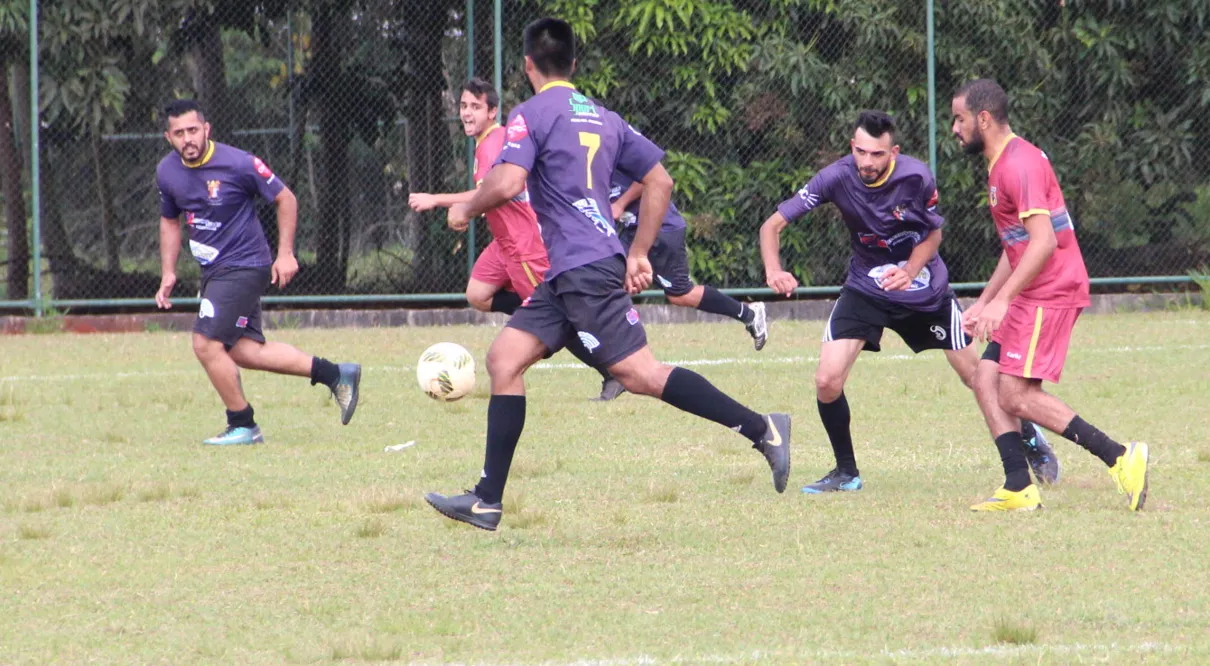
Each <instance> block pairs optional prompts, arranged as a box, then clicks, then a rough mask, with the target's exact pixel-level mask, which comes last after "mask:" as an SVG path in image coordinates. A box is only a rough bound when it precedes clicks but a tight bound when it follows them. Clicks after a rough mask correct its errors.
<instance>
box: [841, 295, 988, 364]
mask: <svg viewBox="0 0 1210 666" xmlns="http://www.w3.org/2000/svg"><path fill="white" fill-rule="evenodd" d="M884 328H889V329H891V330H892V331H895V332H896V333H898V334H899V337H901V338H903V341H904V342H906V343H907V345H908V347H911V348H912V351H913V352H916V353H920V352H922V351H924V350H926V349H948V350H952V351H957V350H959V349H962V348H964V347H966V346H967V345H969V344H970V343H971V338H970V336H968V335H967V334H966V333H965V332H963V330H962V306H960V305H958V299H957V297H955V296H954V293H953V292H950V294H949V302H948V303H946V304H945V305H943V306H941V307H940V308H938V309H936V310H932V311H920V310H912V309H910V308H905V307H903V306H902V305H896V304H894V303H887V302H885V301H879V300H876V299H874V298H871V297H869V296H866V295H865V294H863V293H861V292H859V291H856V290H853V289H849V288H848V287H846V288H844V289H841V290H840V298H838V299H836V305H834V306H833V307H832V314H831V315H830V316H829V317H828V323H827V325H826V326H824V329H823V341H824V342H830V341H832V340H865V347H864V349H865V350H866V351H872V352H876V351H882V346H881V345H880V344H879V343H880V342H881V341H882V330H883V329H884Z"/></svg>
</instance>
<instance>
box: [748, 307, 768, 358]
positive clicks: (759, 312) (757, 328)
mask: <svg viewBox="0 0 1210 666" xmlns="http://www.w3.org/2000/svg"><path fill="white" fill-rule="evenodd" d="M748 309H749V310H751V311H752V314H753V315H754V316H753V317H752V321H751V322H750V323H747V324H744V328H745V329H747V330H748V335H751V336H752V346H753V347H756V351H760V350H762V349H764V348H765V342H766V341H767V340H768V339H769V318H768V315H767V314H765V304H764V303H749V304H748Z"/></svg>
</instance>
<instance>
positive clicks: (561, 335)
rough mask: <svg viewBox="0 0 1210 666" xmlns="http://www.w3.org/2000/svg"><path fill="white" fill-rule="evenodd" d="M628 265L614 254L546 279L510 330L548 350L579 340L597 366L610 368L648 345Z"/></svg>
mask: <svg viewBox="0 0 1210 666" xmlns="http://www.w3.org/2000/svg"><path fill="white" fill-rule="evenodd" d="M625 275H626V261H625V260H624V259H622V257H620V256H617V255H614V256H612V257H607V258H605V259H601V260H598V261H594V262H593V263H591V264H588V265H585V266H580V267H578V268H573V269H571V270H569V271H566V272H563V273H560V274H558V275H556V276H555V277H554V278H551V279H547V280H546V281H544V282H543V283H542V284H540V285H538V288H537V289H535V290H534V295H533V296H530V297H529V300H527V301H526V302H525V303H523V304H522V305H521V307H519V308H517V311H516V312H514V313H513V316H512V317H510V318H509V320H508V324H507V326H510V327H512V328H515V329H517V330H519V331H525V332H526V333H529V334H531V335H533V336H534V337H536V338H538V339H539V340H541V341H542V344H543V345H545V346H546V349H547V352H548V353H550V354H553V353H555V352H557V351H559V350H560V349H562V348H563V347H564V346H565V345H566V344H567V340H568V336H579V338H580V342H582V343H583V344H584V347H585V348H587V349H588V351H589V353H590V354H591V355H592V358H593V360H594V361H596V363H597V364H598V365H599V366H600V367H603V368H607V367H609V366H611V365H613V364H614V363H617V362H618V361H621V360H623V359H625V358H626V357H628V356H630V355H631V354H633V353H635V352H636V351H638V350H640V349H642V348H643V347H645V346H646V345H647V333H646V332H645V331H644V330H643V324H642V323H640V322H639V312H638V310H635V309H634V305H633V304H631V302H630V295H629V294H627V293H626V290H625V288H624V286H623V284H624V283H623V279H624V277H625Z"/></svg>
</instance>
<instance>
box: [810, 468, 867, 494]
mask: <svg viewBox="0 0 1210 666" xmlns="http://www.w3.org/2000/svg"><path fill="white" fill-rule="evenodd" d="M862 485H863V484H862V483H861V477H860V476H856V475H853V474H849V473H848V472H842V471H840V470H838V469H834V470H832V471H831V472H828V473H827V474H825V475H824V477H823V478H822V479H820V480H818V481H816V482H815V483H812V484H810V485H806V486H803V487H802V491H803V492H804V493H807V494H808V495H818V494H820V493H835V492H845V491H851V490H861V486H862Z"/></svg>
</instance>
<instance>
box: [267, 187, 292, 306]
mask: <svg viewBox="0 0 1210 666" xmlns="http://www.w3.org/2000/svg"><path fill="white" fill-rule="evenodd" d="M273 203H274V204H275V205H276V206H277V258H276V259H274V260H273V267H272V269H271V272H272V277H271V279H270V281H269V283H270V284H275V285H277V288H278V289H285V288H286V285H287V284H290V280H293V279H294V276H295V275H297V274H298V259H297V258H295V257H294V235H295V233H296V232H297V231H298V198H297V197H295V196H294V193H293V192H291V191H290V188H288V187H285V188H282V191H281V192H278V193H277V197H275V198H274V199H273Z"/></svg>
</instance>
